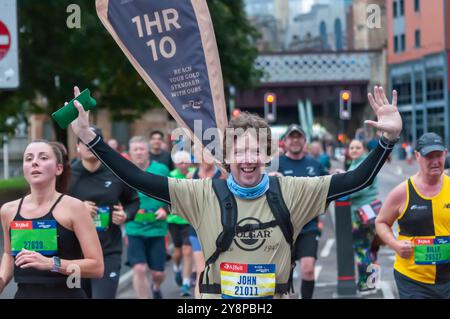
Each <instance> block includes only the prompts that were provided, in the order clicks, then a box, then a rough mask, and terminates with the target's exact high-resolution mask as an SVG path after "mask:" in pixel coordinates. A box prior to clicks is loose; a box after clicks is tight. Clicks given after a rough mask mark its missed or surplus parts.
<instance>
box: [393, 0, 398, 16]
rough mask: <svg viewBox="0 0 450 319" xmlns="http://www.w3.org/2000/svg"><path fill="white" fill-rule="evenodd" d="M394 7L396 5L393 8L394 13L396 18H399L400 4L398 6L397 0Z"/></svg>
mask: <svg viewBox="0 0 450 319" xmlns="http://www.w3.org/2000/svg"><path fill="white" fill-rule="evenodd" d="M393 5H394V8H393V11H394V18H397V15H398V12H397V9H398V7H397V6H398V4H397V1H396V0H394V3H393Z"/></svg>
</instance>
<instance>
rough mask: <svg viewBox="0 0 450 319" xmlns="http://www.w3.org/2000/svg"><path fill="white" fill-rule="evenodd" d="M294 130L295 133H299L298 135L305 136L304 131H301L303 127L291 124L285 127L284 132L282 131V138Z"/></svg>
mask: <svg viewBox="0 0 450 319" xmlns="http://www.w3.org/2000/svg"><path fill="white" fill-rule="evenodd" d="M294 132H297V133H300V135H303V136H306V134H305V131H303V129H302V128H301V127H300V126H299V125H297V124H291V125H289V127H288V128H287V130H286V133H284V135H283V138H286V137H288V136H289V135H291V134H292V133H294Z"/></svg>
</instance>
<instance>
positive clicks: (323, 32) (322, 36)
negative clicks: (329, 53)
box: [319, 21, 328, 49]
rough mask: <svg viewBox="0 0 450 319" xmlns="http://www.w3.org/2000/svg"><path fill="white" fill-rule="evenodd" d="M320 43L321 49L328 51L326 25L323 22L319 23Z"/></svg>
mask: <svg viewBox="0 0 450 319" xmlns="http://www.w3.org/2000/svg"><path fill="white" fill-rule="evenodd" d="M319 33H320V41H321V42H322V49H328V35H327V25H326V24H325V22H324V21H322V22H321V23H320V26H319Z"/></svg>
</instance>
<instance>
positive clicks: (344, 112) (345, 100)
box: [339, 90, 352, 120]
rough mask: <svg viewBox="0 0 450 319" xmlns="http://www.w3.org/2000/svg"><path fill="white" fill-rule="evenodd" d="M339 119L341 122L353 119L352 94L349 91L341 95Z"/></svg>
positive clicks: (344, 91) (342, 92)
mask: <svg viewBox="0 0 450 319" xmlns="http://www.w3.org/2000/svg"><path fill="white" fill-rule="evenodd" d="M339 117H340V118H341V120H350V118H351V117H352V93H351V92H350V91H348V90H343V91H341V92H340V94H339Z"/></svg>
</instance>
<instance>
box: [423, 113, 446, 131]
mask: <svg viewBox="0 0 450 319" xmlns="http://www.w3.org/2000/svg"><path fill="white" fill-rule="evenodd" d="M427 114H428V132H434V133H436V134H439V135H440V136H444V134H445V132H444V128H445V116H444V108H443V107H438V108H433V109H428V110H427Z"/></svg>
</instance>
